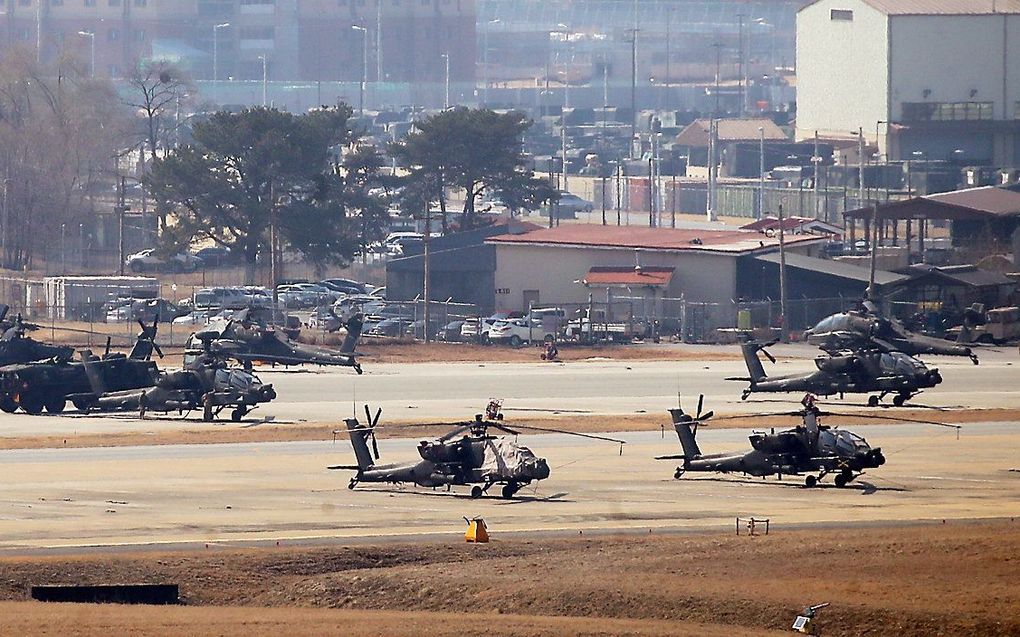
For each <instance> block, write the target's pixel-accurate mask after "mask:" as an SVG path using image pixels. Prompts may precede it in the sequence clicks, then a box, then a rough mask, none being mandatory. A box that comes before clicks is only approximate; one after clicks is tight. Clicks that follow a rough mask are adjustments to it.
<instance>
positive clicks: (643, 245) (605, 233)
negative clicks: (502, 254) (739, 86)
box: [486, 224, 825, 255]
mask: <svg viewBox="0 0 1020 637" xmlns="http://www.w3.org/2000/svg"><path fill="white" fill-rule="evenodd" d="M824 241H825V239H823V238H821V237H815V236H810V235H796V236H792V237H788V238H786V244H787V245H804V244H811V243H821V242H824ZM486 243H490V244H496V245H544V246H563V247H569V248H602V249H614V248H616V249H631V250H662V251H682V252H709V253H712V252H714V253H721V254H734V255H740V254H752V253H755V252H767V251H769V250H775V249H776V248H777V247H778V246H779V238H778V237H766V236H764V235H762V234H760V233H758V232H748V231H745V230H700V229H693V230H692V229H681V228H675V229H674V228H647V227H638V226H602V225H594V224H590V225H589V224H571V225H563V226H558V227H555V228H545V229H542V230H535V231H532V232H527V233H524V234H516V235H502V236H499V237H492V238H490V239H487V240H486Z"/></svg>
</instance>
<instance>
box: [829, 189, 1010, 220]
mask: <svg viewBox="0 0 1020 637" xmlns="http://www.w3.org/2000/svg"><path fill="white" fill-rule="evenodd" d="M871 214H872V208H871V207H867V208H858V209H856V210H848V211H846V212H845V213H843V216H844V218H847V219H870V218H871ZM878 214H879V216H880V217H882V218H884V219H989V218H992V217H1008V216H1013V215H1020V192H1014V191H1012V190H1009V189H1007V188H999V187H997V186H982V187H980V188H967V189H965V190H954V191H952V192H944V193H939V194H937V195H927V196H924V197H914V198H912V199H904V200H903V201H896V202H892V203H885V204H879V206H878Z"/></svg>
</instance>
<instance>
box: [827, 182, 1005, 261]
mask: <svg viewBox="0 0 1020 637" xmlns="http://www.w3.org/2000/svg"><path fill="white" fill-rule="evenodd" d="M843 217H844V219H845V221H846V224H847V228H848V232H849V235H850V241H851V242H853V241H854V240H855V239H856V236H855V235H856V231H857V228H856V225H857V222H858V221H862V222H863V224H864V236H863V238H864V239H865V241H867V242H868V243H869V245H870V242H871V234H872V233H871V230H870V229H871V223H872V220H873V219H876V218H877V219H878V222H879V224H880V227H879V235H880V237H881V238H882V240H883V242H887V241H886V240H887V239H889V238H891V240H892V244H893V245H898V243H899V236H898V230H899V226H900V222H901V221H902V222H905V233H904V236H903V242H904V245H907V246H908V247H909V246H911V242H913V241H915V240H916V242H917V252H919V253H921V254H924V250H925V237H926V234H927V230H928V222H929V221H944V222H948V223H949V224H950V236H951V239H952V245H953V247H958V248H970V247H975V246H978V245H984V246H989V247H991V248H992V250H994V249H995V246H996V245H1001V246H1002V247H1003V248H1002V249H1003V250H1004V251H1009V246H1010V242H1011V241H1012V237H1013V233H1014V232H1015V231H1016V230H1017V228H1018V227H1020V192H1016V191H1014V190H1011V189H1009V188H999V187H996V186H983V187H980V188H967V189H964V190H955V191H952V192H945V193H939V194H935V195H926V196H923V197H912V198H910V199H904V200H902V201H895V202H886V203H878V204H876V205H875V206H870V207H867V208H858V209H856V210H848V211H846V212H845V213H843ZM915 222H916V224H917V225H916V226H915V225H914V223H915ZM915 228H916V232H915Z"/></svg>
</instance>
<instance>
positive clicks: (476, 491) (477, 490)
mask: <svg viewBox="0 0 1020 637" xmlns="http://www.w3.org/2000/svg"><path fill="white" fill-rule="evenodd" d="M480 497H482V488H481V487H480V486H478V485H475V486H473V487H471V499H473V500H477V499H478V498H480Z"/></svg>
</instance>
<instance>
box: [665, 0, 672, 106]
mask: <svg viewBox="0 0 1020 637" xmlns="http://www.w3.org/2000/svg"><path fill="white" fill-rule="evenodd" d="M672 31H673V7H667V8H666V108H669V106H670V99H669V98H670V96H671V91H670V89H671V88H672V77H673V74H672V69H671V68H670V61H669V58H670V50H669V49H670V40H672V36H673V33H672Z"/></svg>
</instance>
